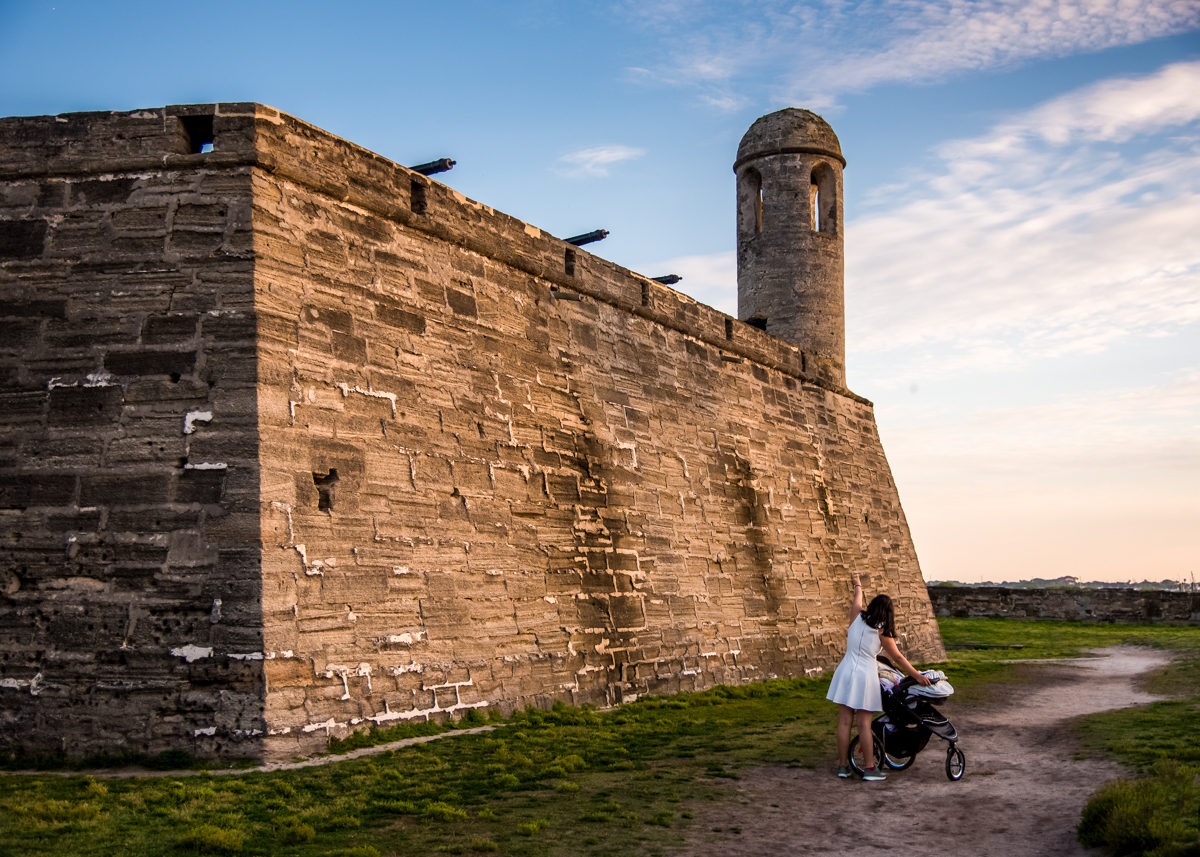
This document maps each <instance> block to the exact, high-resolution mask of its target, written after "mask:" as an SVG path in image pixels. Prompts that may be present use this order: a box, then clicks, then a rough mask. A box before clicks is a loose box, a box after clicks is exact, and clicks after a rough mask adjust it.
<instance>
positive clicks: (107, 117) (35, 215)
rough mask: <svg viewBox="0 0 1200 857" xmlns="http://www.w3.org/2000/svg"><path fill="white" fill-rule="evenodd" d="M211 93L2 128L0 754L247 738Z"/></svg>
mask: <svg viewBox="0 0 1200 857" xmlns="http://www.w3.org/2000/svg"><path fill="white" fill-rule="evenodd" d="M223 108H224V109H223V110H222V109H221V108H219V107H214V106H211V105H210V106H208V107H201V108H167V109H160V110H150V111H138V112H135V113H120V114H116V113H114V114H109V113H94V114H71V115H67V116H59V117H39V118H29V119H4V120H0V316H2V318H0V324H2V326H3V331H4V335H3V337H0V752H7V753H14V754H33V753H47V752H50V753H58V752H62V753H67V754H71V755H86V754H89V753H94V752H100V751H104V752H121V751H135V752H151V753H153V752H158V751H161V750H166V749H187V750H191V751H194V752H197V753H200V754H211V753H223V754H229V755H242V754H246V755H257V754H258V753H259V747H258V743H259V741H260V740H261V735H262V731H263V729H262V727H263V719H262V687H263V683H262V660H261V657H262V655H261V652H262V642H261V625H262V621H261V610H260V603H261V599H260V592H259V590H260V574H259V562H258V558H259V550H260V548H259V544H258V497H259V489H258V462H257V439H256V434H257V417H256V414H255V408H256V401H257V399H256V393H255V390H256V386H257V377H256V363H255V345H254V343H255V336H256V332H255V321H254V312H253V309H254V307H253V291H252V284H253V258H252V255H251V252H252V241H251V229H250V225H251V220H250V204H249V194H250V187H251V176H250V171H251V166H250V162H251V159H252V157H253V152H254V149H253V140H252V135H251V133H250V131H251V129H252V120H251V117H252V107H251V106H249V105H240V106H239V105H224V106H223ZM205 143H208V144H214V146H213V151H212V152H207V153H206V152H202V151H201V150H202V149H207V148H209V147H208V146H206V145H204V144H205ZM256 653H257V654H256Z"/></svg>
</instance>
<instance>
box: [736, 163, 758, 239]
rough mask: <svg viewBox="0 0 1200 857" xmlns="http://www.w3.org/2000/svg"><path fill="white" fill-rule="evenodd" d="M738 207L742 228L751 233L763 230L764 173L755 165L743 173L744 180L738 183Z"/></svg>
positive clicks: (754, 233) (755, 233)
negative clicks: (755, 167)
mask: <svg viewBox="0 0 1200 857" xmlns="http://www.w3.org/2000/svg"><path fill="white" fill-rule="evenodd" d="M738 207H739V208H740V212H739V215H740V216H739V217H738V220H739V221H740V223H739V225H740V226H741V229H742V230H743V231H744V232H746V233H748V234H750V235H757V234H758V233H760V232H762V228H763V189H762V174H761V173H760V172H759V171H758V170H756V169H754V167H750V168H749V169H747V170H746V171H745V172H744V173H742V180H741V182H739V183H738Z"/></svg>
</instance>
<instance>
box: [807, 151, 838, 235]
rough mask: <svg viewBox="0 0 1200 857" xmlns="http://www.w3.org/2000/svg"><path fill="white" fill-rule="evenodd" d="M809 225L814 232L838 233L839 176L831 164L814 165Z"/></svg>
mask: <svg viewBox="0 0 1200 857" xmlns="http://www.w3.org/2000/svg"><path fill="white" fill-rule="evenodd" d="M809 203H810V206H809V217H810V219H809V226H810V228H811V229H812V231H813V232H824V233H826V234H828V235H836V234H837V231H838V224H837V210H838V204H837V176H836V175H835V174H834V172H833V168H832V167H831V166H829V164H824V163H818V164H816V165H815V166H813V169H812V179H811V182H810V184H809Z"/></svg>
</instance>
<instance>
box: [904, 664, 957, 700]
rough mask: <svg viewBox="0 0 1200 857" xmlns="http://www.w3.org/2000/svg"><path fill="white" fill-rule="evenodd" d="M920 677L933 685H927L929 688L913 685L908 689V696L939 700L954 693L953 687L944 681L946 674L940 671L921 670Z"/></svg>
mask: <svg viewBox="0 0 1200 857" xmlns="http://www.w3.org/2000/svg"><path fill="white" fill-rule="evenodd" d="M921 675H923V676H925V678H927V679H929V680H930V681H931V682H933V684H931V685H929V687H922V686H921V685H919V684H918V685H913V686H912V687H910V688H909V689H908V692H909V694H911V695H913V696H929V697H932V698H934V699H941V698H943V697H946V696H950V695H951V694H953V693H954V687H953V686H952V685H951V684H950V682H948V681H946V674H945V673H944V672H942V671H941V670H921Z"/></svg>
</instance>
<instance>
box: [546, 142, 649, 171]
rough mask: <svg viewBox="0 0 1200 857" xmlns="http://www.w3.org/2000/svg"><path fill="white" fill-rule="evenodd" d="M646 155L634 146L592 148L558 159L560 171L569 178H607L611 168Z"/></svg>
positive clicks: (642, 150)
mask: <svg viewBox="0 0 1200 857" xmlns="http://www.w3.org/2000/svg"><path fill="white" fill-rule="evenodd" d="M645 154H646V151H645V150H644V149H638V148H635V147H633V146H592V147H590V148H587V149H579V150H577V151H574V152H568V153H567V154H565V155H563V156H562V157H561V158H559V159H558V168H559V171H560V172H562V173H563V174H564V175H568V176H606V175H608V170H609V167H611V166H613V165H614V164H619V163H621V162H623V161H632V160H636V159H637V158H640V157H642V156H643V155H645Z"/></svg>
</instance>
